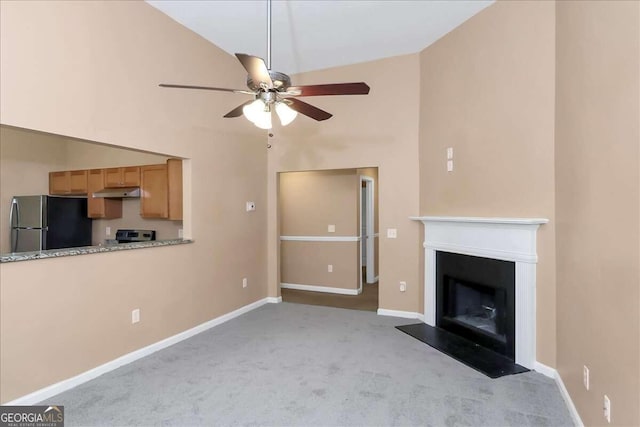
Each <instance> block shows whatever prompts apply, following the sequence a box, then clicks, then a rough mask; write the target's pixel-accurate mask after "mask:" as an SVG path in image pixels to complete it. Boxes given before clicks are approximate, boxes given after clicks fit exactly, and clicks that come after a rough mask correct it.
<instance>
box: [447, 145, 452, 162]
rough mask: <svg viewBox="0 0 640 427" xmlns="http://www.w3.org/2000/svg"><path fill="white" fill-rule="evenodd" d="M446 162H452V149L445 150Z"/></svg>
mask: <svg viewBox="0 0 640 427" xmlns="http://www.w3.org/2000/svg"><path fill="white" fill-rule="evenodd" d="M447 160H453V147H449V148H447Z"/></svg>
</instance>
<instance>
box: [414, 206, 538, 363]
mask: <svg viewBox="0 0 640 427" xmlns="http://www.w3.org/2000/svg"><path fill="white" fill-rule="evenodd" d="M411 219H412V220H415V221H421V222H422V223H423V224H424V243H423V245H424V248H425V263H424V265H425V274H424V282H425V288H424V321H425V323H427V324H428V325H431V326H436V271H435V269H436V252H437V251H444V252H452V253H459V254H465V255H473V256H479V257H485V258H493V259H500V260H504V261H512V262H514V263H515V267H516V268H515V270H516V290H515V291H516V292H515V294H516V338H515V341H516V343H515V347H516V363H518V364H520V365H522V366H524V367H526V368H529V369H533V367H534V364H535V361H536V263H537V262H538V255H537V251H536V234H537V230H538V227H539V226H540V225H542V224H546V223H547V222H549V220H548V219H545V218H486V217H455V216H420V217H411Z"/></svg>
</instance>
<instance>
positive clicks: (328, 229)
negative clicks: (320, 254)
mask: <svg viewBox="0 0 640 427" xmlns="http://www.w3.org/2000/svg"><path fill="white" fill-rule="evenodd" d="M327 231H328V232H329V233H335V232H336V226H335V224H329V226H328V227H327Z"/></svg>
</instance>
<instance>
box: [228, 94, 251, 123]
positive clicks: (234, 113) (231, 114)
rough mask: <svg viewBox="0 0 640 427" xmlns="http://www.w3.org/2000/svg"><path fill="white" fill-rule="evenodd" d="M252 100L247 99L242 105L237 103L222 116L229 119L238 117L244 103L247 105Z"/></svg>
mask: <svg viewBox="0 0 640 427" xmlns="http://www.w3.org/2000/svg"><path fill="white" fill-rule="evenodd" d="M253 101H254V100H253V99H252V100H251V101H247V102H245V103H244V104H242V105H238V106H237V107H236V108H234V109H233V110H231V111H229V112H228V113H227V114H225V115H224V116H223V117H224V118H225V119H230V118H232V117H240V116H241V115H242V109H243V108H244V106H245V105H249V104H251V103H252V102H253Z"/></svg>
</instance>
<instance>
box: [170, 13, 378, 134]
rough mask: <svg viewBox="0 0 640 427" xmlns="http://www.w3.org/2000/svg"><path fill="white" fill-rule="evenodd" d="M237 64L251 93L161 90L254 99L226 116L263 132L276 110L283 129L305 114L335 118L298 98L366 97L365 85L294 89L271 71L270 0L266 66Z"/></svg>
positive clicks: (246, 58)
mask: <svg viewBox="0 0 640 427" xmlns="http://www.w3.org/2000/svg"><path fill="white" fill-rule="evenodd" d="M236 57H237V58H238V61H240V63H241V64H242V66H243V67H244V68H245V70H247V73H248V76H247V87H248V88H249V90H248V91H247V90H240V89H226V88H218V87H209V86H190V85H177V84H165V83H161V84H160V85H159V86H161V87H167V88H178V89H201V90H211V91H220V92H234V93H240V94H248V95H253V96H254V100H253V101H247V102H245V103H244V104H242V105H239V106H238V107H236V108H234V109H233V110H231V111H229V112H228V113H227V114H225V115H224V117H225V118H233V117H239V116H241V115H244V116H245V117H246V118H247V120H249V121H250V122H252V123H253V124H255V125H256V126H257V127H259V128H261V129H271V127H272V121H271V112H272V111H274V110H275V112H276V114H277V115H278V118H279V119H280V123H281V124H282V126H287V125H288V124H290V123H291V122H293V120H295V118H296V117H297V116H298V113H300V114H303V115H305V116H307V117H310V118H312V119H314V120H317V121H322V120H327V119H329V118H331V117H332V115H331V114H330V113H328V112H326V111H324V110H321V109H320V108H317V107H314V106H313V105H311V104H307V103H306V102H303V101H300V100H299V99H297V98H296V97H302V96H326V95H367V94H368V93H369V86H367V84H366V83H363V82H359V83H334V84H322V85H309V86H291V79H290V78H289V76H288V75H286V74H284V73H281V72H278V71H272V70H271V0H267V63H266V64H265V62H264V60H263V59H262V58H259V57H257V56H252V55H247V54H244V53H236Z"/></svg>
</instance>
